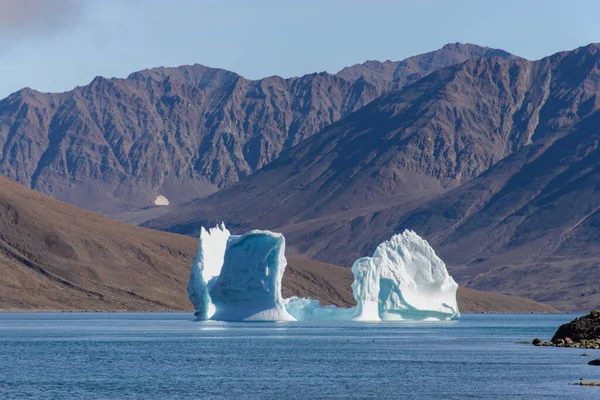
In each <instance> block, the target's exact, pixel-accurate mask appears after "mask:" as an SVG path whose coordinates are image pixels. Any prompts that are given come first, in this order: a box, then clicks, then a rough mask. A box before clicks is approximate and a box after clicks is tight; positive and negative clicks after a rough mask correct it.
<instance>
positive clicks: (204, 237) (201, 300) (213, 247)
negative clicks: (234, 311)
mask: <svg viewBox="0 0 600 400" xmlns="http://www.w3.org/2000/svg"><path fill="white" fill-rule="evenodd" d="M230 236H231V233H230V232H229V231H228V230H227V229H226V228H225V224H221V225H219V226H218V227H215V228H211V229H209V230H208V231H207V230H206V229H204V227H202V228H201V229H200V238H199V240H198V252H197V253H196V259H195V260H194V263H193V264H192V273H191V276H190V281H189V283H188V288H187V291H188V296H189V298H190V300H191V302H192V304H193V305H194V314H195V315H196V318H197V319H199V320H201V321H204V320H207V319H209V318H210V317H212V315H213V314H214V313H215V306H214V304H213V303H212V301H211V298H210V295H209V293H208V291H209V287H208V286H209V282H210V281H211V279H213V278H216V277H218V276H219V274H220V273H221V268H222V267H223V260H224V257H225V250H226V248H227V241H228V239H229V237H230Z"/></svg>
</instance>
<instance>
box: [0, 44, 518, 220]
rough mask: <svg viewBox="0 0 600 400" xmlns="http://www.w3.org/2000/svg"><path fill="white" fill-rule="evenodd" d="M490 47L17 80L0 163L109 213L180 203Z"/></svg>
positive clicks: (5, 107)
mask: <svg viewBox="0 0 600 400" xmlns="http://www.w3.org/2000/svg"><path fill="white" fill-rule="evenodd" d="M492 54H494V55H496V54H499V55H501V56H503V57H510V55H509V54H508V53H504V52H500V51H497V50H491V49H488V48H485V47H479V46H475V45H463V44H454V45H448V46H446V47H444V48H443V49H440V50H438V51H435V52H431V53H426V54H423V55H420V56H415V57H411V58H409V59H407V60H404V61H402V62H398V63H391V64H390V63H377V62H369V63H366V64H364V65H362V66H353V67H350V68H347V69H344V70H342V71H340V73H339V74H337V75H331V74H327V73H319V74H310V75H305V76H302V77H297V78H290V79H282V78H280V77H269V78H265V79H261V80H257V81H251V80H247V79H245V78H243V77H241V76H239V75H237V74H235V73H233V72H229V71H224V70H220V69H213V68H208V67H204V66H201V65H192V66H182V67H178V68H155V69H150V70H145V71H140V72H136V73H133V74H131V75H130V76H129V77H128V78H127V79H106V78H102V77H97V78H96V79H94V80H93V81H92V82H91V83H90V84H89V85H87V86H83V87H77V88H75V89H73V90H72V91H69V92H65V93H57V94H44V93H38V92H35V91H33V90H31V89H24V90H21V91H19V92H17V93H15V94H13V95H11V96H9V97H8V98H6V99H4V100H2V101H0V147H1V148H2V156H1V158H0V173H4V174H6V175H8V176H9V177H11V178H14V179H15V180H17V181H18V182H20V183H23V184H25V185H26V186H28V187H30V188H33V189H35V190H38V191H40V192H42V193H45V194H50V195H52V196H53V197H55V198H57V199H59V200H64V201H67V202H69V203H71V204H75V205H78V206H81V207H85V208H88V209H91V210H94V211H100V212H102V213H104V214H109V215H116V214H119V213H122V212H128V211H132V210H137V209H140V208H144V207H148V206H151V205H153V204H154V200H155V199H156V198H157V196H158V195H163V196H165V197H166V198H167V199H168V200H169V201H170V203H171V204H179V203H182V202H185V201H189V200H192V199H194V198H197V197H204V196H206V195H208V194H211V193H213V192H214V191H215V190H217V189H218V188H222V187H225V186H228V185H230V184H232V183H234V182H236V181H237V180H239V179H240V178H243V177H245V176H247V175H249V174H251V173H252V172H253V171H255V170H257V169H259V168H261V167H262V166H264V165H266V164H267V163H269V162H270V161H272V160H273V159H275V158H276V157H277V156H278V155H279V154H280V153H281V152H282V151H284V150H286V149H289V148H292V147H293V146H294V145H296V144H298V143H300V142H302V141H303V140H304V139H306V138H308V137H310V136H311V135H313V134H314V133H316V132H318V131H319V130H321V129H322V128H324V127H325V126H327V125H329V124H331V123H333V122H335V121H337V120H339V119H340V118H343V117H345V116H346V115H348V114H349V113H351V112H353V111H356V110H357V109H359V108H361V107H362V106H364V105H366V104H368V103H369V102H371V101H372V100H373V99H375V98H376V97H378V96H379V95H381V94H382V93H383V92H385V91H387V90H391V89H395V88H398V87H401V86H403V85H405V84H409V83H412V82H414V81H416V80H418V79H419V78H421V77H423V76H425V75H427V74H429V73H431V72H433V71H435V70H436V69H438V68H442V67H446V66H449V65H453V64H455V63H457V62H461V61H464V60H466V59H468V58H470V57H474V56H488V55H492ZM388 64H390V65H393V71H392V72H391V73H387V72H386V70H385V69H386V67H385V66H386V65H388ZM378 65H379V66H380V67H378Z"/></svg>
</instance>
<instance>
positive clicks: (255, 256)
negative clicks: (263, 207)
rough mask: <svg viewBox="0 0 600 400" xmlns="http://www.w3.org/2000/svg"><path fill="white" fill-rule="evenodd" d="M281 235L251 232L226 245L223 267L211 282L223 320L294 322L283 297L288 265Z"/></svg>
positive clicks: (219, 316)
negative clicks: (282, 288)
mask: <svg viewBox="0 0 600 400" xmlns="http://www.w3.org/2000/svg"><path fill="white" fill-rule="evenodd" d="M284 253H285V239H284V237H283V235H282V234H280V233H273V232H269V231H257V230H255V231H251V232H248V233H246V234H245V235H241V236H232V237H231V238H230V239H229V240H228V242H227V248H226V250H225V258H224V263H223V268H222V269H221V272H220V274H219V276H218V277H217V278H214V279H213V280H212V281H211V282H210V283H209V286H210V288H209V290H210V297H211V300H212V302H213V303H214V305H215V308H216V310H215V314H214V315H213V316H212V318H211V319H214V320H220V321H294V318H293V317H292V316H291V315H290V314H288V312H287V311H286V310H285V307H284V302H283V299H282V298H281V281H282V279H283V273H284V270H285V267H286V265H287V261H286V259H285V255H284Z"/></svg>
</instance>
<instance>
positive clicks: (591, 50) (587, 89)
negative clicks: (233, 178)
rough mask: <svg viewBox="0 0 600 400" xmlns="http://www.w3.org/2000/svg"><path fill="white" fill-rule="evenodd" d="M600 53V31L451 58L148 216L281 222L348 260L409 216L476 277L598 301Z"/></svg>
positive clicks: (171, 225) (457, 270) (179, 221)
mask: <svg viewBox="0 0 600 400" xmlns="http://www.w3.org/2000/svg"><path fill="white" fill-rule="evenodd" d="M599 61H600V46H598V45H595V44H593V45H589V46H586V47H582V48H579V49H577V50H574V51H571V52H562V53H558V54H555V55H552V56H550V57H547V58H544V59H541V60H538V61H528V60H524V59H521V58H518V57H495V56H492V57H475V58H471V59H469V60H467V61H465V62H463V63H460V64H457V65H454V66H450V67H447V68H442V69H439V70H437V71H435V72H433V73H431V74H429V75H427V76H426V77H424V78H422V79H420V80H418V81H416V82H415V83H413V84H410V85H408V86H405V87H403V88H401V89H395V90H391V91H389V92H387V93H384V94H383V95H381V96H380V97H378V98H377V99H376V100H374V101H373V102H371V103H369V104H368V105H366V106H365V107H363V108H361V109H359V110H357V111H356V112H354V113H352V114H350V115H348V116H347V117H345V118H343V119H341V120H339V121H337V122H336V123H334V124H332V125H330V126H329V127H327V128H325V129H324V130H323V131H321V132H319V133H318V134H316V135H313V136H312V137H310V138H309V139H307V140H305V141H303V142H301V143H300V144H298V145H297V146H295V147H294V148H292V149H290V150H289V151H286V152H284V153H282V154H281V155H280V157H279V158H278V159H276V160H274V161H273V162H271V163H270V164H269V165H267V166H265V167H264V168H262V169H261V170H259V171H257V172H256V173H254V174H252V175H251V176H249V177H247V178H245V179H243V180H241V181H240V182H238V183H236V184H234V185H231V186H229V187H227V188H225V189H223V190H221V191H219V192H217V193H215V194H214V195H213V196H211V197H209V198H207V199H202V200H196V201H194V202H191V203H188V204H186V205H183V206H179V207H175V209H174V210H172V211H171V212H169V213H167V214H165V215H164V216H162V217H159V218H156V219H154V220H152V221H150V222H148V223H147V224H146V225H147V226H149V227H153V228H158V229H165V230H171V231H175V232H179V233H186V234H195V232H196V231H197V229H198V227H199V226H200V225H202V224H207V223H211V222H214V221H220V220H224V221H226V222H227V223H229V225H230V226H234V227H235V226H238V227H239V228H240V229H247V228H249V227H258V228H266V229H274V230H281V231H283V232H284V233H285V234H286V235H287V236H288V237H289V238H290V241H291V242H292V243H294V247H295V250H296V251H298V252H299V253H301V254H304V255H307V256H308V257H311V258H314V259H320V260H323V261H328V262H336V263H341V264H343V265H350V263H351V262H352V261H353V260H354V259H356V258H358V257H360V256H364V255H369V254H370V253H372V251H373V250H374V248H375V247H376V246H377V244H378V243H380V242H381V241H383V240H385V239H387V238H389V237H390V236H391V235H393V234H394V233H396V232H399V231H401V230H403V229H405V228H409V229H413V230H415V231H416V232H417V233H419V234H421V235H423V236H424V237H425V238H427V239H428V240H429V241H430V242H431V243H432V245H433V246H434V248H436V249H437V250H438V251H439V253H440V255H441V256H442V258H443V259H444V260H446V261H447V262H448V264H450V266H451V267H450V268H451V273H452V274H453V275H454V276H456V277H457V279H458V280H459V282H460V283H463V284H465V285H467V286H470V287H475V288H479V289H486V290H499V291H504V292H508V293H512V294H519V295H527V296H531V297H532V298H534V299H536V300H539V301H546V302H549V303H550V304H552V305H555V306H557V307H559V308H561V309H565V310H575V309H586V308H593V307H596V306H598V304H600V293H599V292H598V290H597V288H598V287H599V285H600V274H599V273H598V272H600V270H599V267H598V263H599V261H600V252H598V251H597V240H595V239H594V238H597V237H598V233H599V232H598V231H597V228H596V227H595V225H594V220H595V219H594V218H595V213H596V212H597V208H596V206H595V204H596V198H595V193H596V183H595V180H594V179H595V178H594V176H595V171H596V170H597V168H596V161H595V157H596V152H595V149H596V147H597V140H598V136H597V135H598V130H597V126H598V125H597V122H598V109H599V108H600V99H599V97H598V94H599V93H600V67H599V66H600V63H599Z"/></svg>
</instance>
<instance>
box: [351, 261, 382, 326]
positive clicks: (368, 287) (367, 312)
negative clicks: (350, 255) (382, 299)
mask: <svg viewBox="0 0 600 400" xmlns="http://www.w3.org/2000/svg"><path fill="white" fill-rule="evenodd" d="M352 273H353V274H354V282H353V283H352V293H353V294H354V299H355V300H356V304H357V306H356V312H355V313H354V317H352V319H353V320H355V321H381V318H379V292H380V290H379V282H380V279H379V278H380V271H379V268H378V267H377V266H376V265H375V260H374V259H373V258H371V257H363V258H359V259H358V260H356V262H355V263H354V265H352Z"/></svg>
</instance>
